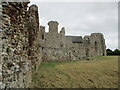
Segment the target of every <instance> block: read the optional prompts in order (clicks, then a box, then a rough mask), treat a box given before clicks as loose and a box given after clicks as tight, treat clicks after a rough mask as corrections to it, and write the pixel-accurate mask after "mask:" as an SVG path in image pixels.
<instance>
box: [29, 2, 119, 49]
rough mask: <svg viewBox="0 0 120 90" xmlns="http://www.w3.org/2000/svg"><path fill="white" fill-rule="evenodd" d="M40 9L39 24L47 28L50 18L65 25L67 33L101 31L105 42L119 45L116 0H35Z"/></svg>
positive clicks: (110, 44) (76, 34)
mask: <svg viewBox="0 0 120 90" xmlns="http://www.w3.org/2000/svg"><path fill="white" fill-rule="evenodd" d="M30 1H31V3H30V4H29V6H30V5H32V4H36V5H37V6H38V9H39V21H40V25H42V26H45V27H46V32H48V25H47V23H48V22H49V21H58V22H59V31H60V30H61V28H62V27H65V31H66V35H72V36H83V37H84V36H85V35H90V34H91V33H103V35H104V38H105V42H106V46H107V48H110V49H112V50H114V49H116V48H118V3H117V2H95V1H93V2H54V1H53V2H38V1H37V2H34V0H30Z"/></svg>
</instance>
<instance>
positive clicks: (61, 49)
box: [41, 21, 106, 61]
mask: <svg viewBox="0 0 120 90" xmlns="http://www.w3.org/2000/svg"><path fill="white" fill-rule="evenodd" d="M48 25H49V32H47V33H46V32H45V27H44V26H41V30H42V37H43V38H42V43H43V45H42V54H43V56H42V59H43V61H66V60H81V59H86V58H88V57H91V56H105V55H106V45H105V39H104V36H103V34H101V33H92V34H91V35H90V36H84V37H83V38H82V36H65V28H64V27H63V28H62V29H61V31H60V33H58V25H59V23H58V22H57V21H50V22H48Z"/></svg>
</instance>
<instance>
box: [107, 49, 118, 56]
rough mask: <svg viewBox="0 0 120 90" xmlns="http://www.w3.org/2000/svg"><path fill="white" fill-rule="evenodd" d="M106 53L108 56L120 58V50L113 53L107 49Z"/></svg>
mask: <svg viewBox="0 0 120 90" xmlns="http://www.w3.org/2000/svg"><path fill="white" fill-rule="evenodd" d="M106 52H107V55H118V56H120V50H118V49H115V50H114V51H112V50H111V49H107V50H106Z"/></svg>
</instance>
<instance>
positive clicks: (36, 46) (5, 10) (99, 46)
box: [0, 0, 106, 88]
mask: <svg viewBox="0 0 120 90" xmlns="http://www.w3.org/2000/svg"><path fill="white" fill-rule="evenodd" d="M13 1H14V0H13ZM24 1H25V2H24ZM29 3H30V2H29V0H19V2H8V1H7V0H5V1H4V2H0V14H1V15H0V20H1V21H0V57H1V60H0V63H1V64H0V65H1V66H0V87H1V88H27V87H30V84H31V82H32V78H31V74H32V72H33V71H34V70H37V68H38V66H39V65H40V63H41V62H42V61H66V60H84V59H87V57H91V56H105V55H106V46H105V39H104V36H103V34H101V33H92V34H91V35H90V36H84V37H82V36H65V28H64V27H63V28H62V29H61V31H60V33H58V25H59V23H58V22H57V21H50V22H49V23H48V25H49V32H45V27H44V26H40V24H39V15H38V7H37V6H36V5H32V6H30V7H28V4H29Z"/></svg>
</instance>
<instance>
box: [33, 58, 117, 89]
mask: <svg viewBox="0 0 120 90" xmlns="http://www.w3.org/2000/svg"><path fill="white" fill-rule="evenodd" d="M32 78H33V83H32V85H31V86H32V87H34V88H117V87H118V56H103V57H101V56H100V57H94V60H90V61H87V60H81V61H65V62H43V63H42V64H41V65H40V67H39V68H38V70H37V71H35V72H34V73H33V75H32Z"/></svg>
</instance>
